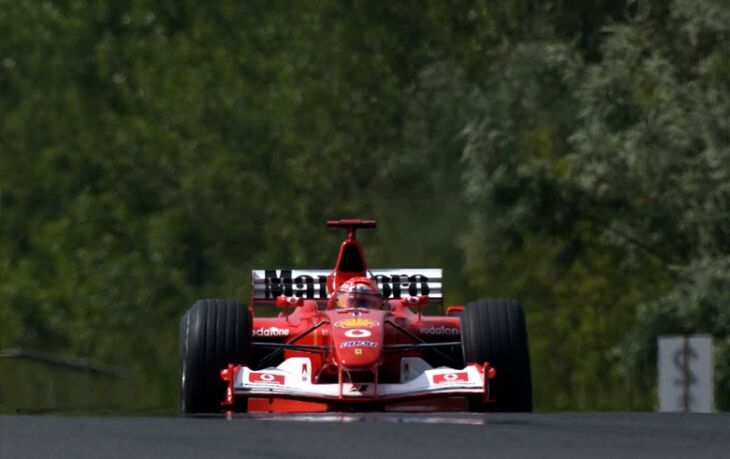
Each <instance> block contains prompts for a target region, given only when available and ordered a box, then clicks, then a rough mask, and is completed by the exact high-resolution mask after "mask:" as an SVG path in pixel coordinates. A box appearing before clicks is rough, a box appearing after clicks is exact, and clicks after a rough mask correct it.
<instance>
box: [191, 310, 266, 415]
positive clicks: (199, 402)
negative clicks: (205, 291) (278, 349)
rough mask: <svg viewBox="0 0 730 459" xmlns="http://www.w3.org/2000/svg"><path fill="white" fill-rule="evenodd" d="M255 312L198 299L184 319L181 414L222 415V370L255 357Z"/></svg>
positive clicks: (223, 390) (223, 386) (223, 385)
mask: <svg viewBox="0 0 730 459" xmlns="http://www.w3.org/2000/svg"><path fill="white" fill-rule="evenodd" d="M251 323H252V318H251V313H250V312H249V310H248V308H247V307H246V305H244V304H242V303H237V302H235V301H227V300H198V301H197V302H196V303H195V304H194V305H193V306H192V307H191V308H190V309H188V310H187V311H186V312H185V314H183V316H182V318H181V319H180V411H181V412H183V413H215V412H220V410H221V402H222V401H223V399H224V397H225V389H226V385H225V382H224V381H223V380H222V379H221V377H220V370H221V369H223V368H225V367H226V365H228V364H229V363H239V364H246V363H248V361H249V356H250V355H251V339H252V337H251Z"/></svg>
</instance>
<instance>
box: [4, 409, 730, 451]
mask: <svg viewBox="0 0 730 459" xmlns="http://www.w3.org/2000/svg"><path fill="white" fill-rule="evenodd" d="M207 457H220V458H226V459H230V458H342V459H352V458H374V459H383V458H390V457H393V458H399V459H405V458H440V459H457V458H472V457H474V458H481V457H531V458H532V457H557V458H565V457H581V458H594V457H621V458H624V457H631V458H633V457H657V458H666V457H692V458H693V459H695V458H703V457H717V458H721V457H722V458H728V457H730V414H706V415H703V414H664V413H580V414H572V413H556V414H504V413H499V414H496V413H488V414H395V413H368V414H334V415H330V414H317V415H266V416H264V415H237V416H233V417H231V418H226V417H225V416H211V417H198V418H184V417H103V416H100V417H91V416H51V415H47V416H13V415H10V416H0V458H2V459H11V458H34V459H35V458H44V459H47V458H124V459H128V458H175V459H184V458H207Z"/></svg>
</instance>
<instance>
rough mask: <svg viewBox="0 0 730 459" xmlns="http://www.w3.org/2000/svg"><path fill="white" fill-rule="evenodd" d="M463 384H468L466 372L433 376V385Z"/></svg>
mask: <svg viewBox="0 0 730 459" xmlns="http://www.w3.org/2000/svg"><path fill="white" fill-rule="evenodd" d="M465 382H469V375H468V374H467V372H466V371H460V372H458V373H439V374H436V375H433V383H434V384H451V383H465Z"/></svg>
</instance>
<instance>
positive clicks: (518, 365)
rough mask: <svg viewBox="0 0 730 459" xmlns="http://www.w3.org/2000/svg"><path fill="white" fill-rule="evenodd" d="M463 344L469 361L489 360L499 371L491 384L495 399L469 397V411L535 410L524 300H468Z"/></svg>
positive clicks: (464, 315)
mask: <svg viewBox="0 0 730 459" xmlns="http://www.w3.org/2000/svg"><path fill="white" fill-rule="evenodd" d="M461 345H462V349H463V351H464V361H465V362H467V363H472V362H473V363H484V362H489V364H490V365H491V366H493V367H494V368H495V370H496V372H497V374H496V376H495V378H494V379H492V380H490V386H489V388H490V396H491V397H490V398H491V399H492V400H494V401H495V402H494V403H491V404H484V403H482V401H481V398H473V399H469V400H467V405H468V408H469V411H487V410H489V411H511V412H522V411H526V412H529V411H532V384H531V381H530V353H529V349H528V345H527V327H526V326H525V313H524V310H523V308H522V305H521V304H520V303H518V302H517V301H515V300H509V299H488V300H479V301H473V302H470V303H467V304H466V305H465V307H464V312H463V314H462V316H461Z"/></svg>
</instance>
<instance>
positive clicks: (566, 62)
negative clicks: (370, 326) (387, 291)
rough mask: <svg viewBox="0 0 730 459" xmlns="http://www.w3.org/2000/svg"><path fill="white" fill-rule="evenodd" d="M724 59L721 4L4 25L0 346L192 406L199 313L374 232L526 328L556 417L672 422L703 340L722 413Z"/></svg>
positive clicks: (728, 252) (729, 132)
mask: <svg viewBox="0 0 730 459" xmlns="http://www.w3.org/2000/svg"><path fill="white" fill-rule="evenodd" d="M729 39H730V4H728V2H727V1H724V0H672V1H659V0H626V1H616V0H589V1H585V0H581V1H577V0H554V1H546V2H536V1H526V0H496V1H495V0H483V1H477V0H475V1H440V2H421V1H399V2H371V1H340V0H322V1H318V2H292V1H270V0H267V1H246V2H241V1H239V0H216V1H212V2H192V1H186V0H114V1H104V0H83V1H82V0H63V1H62V0H58V1H17V0H0V255H1V256H0V348H7V347H22V348H28V349H35V350H39V351H46V352H52V353H55V354H59V355H68V356H75V357H81V358H86V359H92V360H94V361H96V362H101V363H102V364H104V365H108V366H114V367H121V368H125V369H126V370H128V371H129V372H130V374H131V375H132V383H130V384H129V385H128V386H127V387H128V390H129V391H131V395H129V398H130V399H131V400H133V402H132V406H133V407H135V408H136V409H141V408H148V409H157V408H170V409H173V408H174V407H175V404H176V400H177V386H178V384H177V322H178V318H179V316H180V314H181V313H182V312H183V311H184V310H185V309H186V308H187V307H188V306H189V305H190V304H192V303H193V301H194V300H195V299H196V298H200V297H228V298H234V299H242V298H246V296H247V294H248V292H247V288H248V287H247V284H248V282H249V270H250V269H252V268H253V267H257V268H265V267H295V268H296V267H299V268H306V267H309V268H326V267H329V266H331V264H332V263H333V260H334V256H335V253H336V247H337V243H338V242H339V236H340V235H339V234H335V233H332V234H330V233H328V232H326V230H325V229H324V221H325V220H326V219H328V218H340V217H366V218H375V219H377V220H378V223H379V228H378V230H377V231H376V232H375V233H369V234H368V233H366V234H363V236H362V238H363V239H364V241H365V244H366V253H367V256H368V258H369V261H370V265H371V266H373V267H443V268H444V269H445V275H446V284H445V285H446V300H447V301H448V302H450V303H461V302H464V301H468V300H471V299H476V298H480V297H516V298H519V299H521V300H522V301H523V302H524V303H525V305H526V308H527V314H528V327H529V333H530V340H531V341H530V345H531V353H532V362H533V379H534V387H535V399H536V400H535V402H536V406H537V408H538V409H540V410H598V409H621V410H629V409H653V407H654V405H655V388H654V387H655V381H656V364H655V354H656V349H655V346H656V336H657V335H659V334H674V333H695V332H703V333H711V334H712V335H713V336H714V337H715V342H716V354H715V360H716V363H717V374H716V385H717V389H716V398H717V405H718V407H719V408H721V409H725V410H727V409H730V363H729V361H730V338H729V336H730V46H729V45H730V40H729ZM7 374H9V373H5V375H7ZM5 377H6V376H3V378H5Z"/></svg>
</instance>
